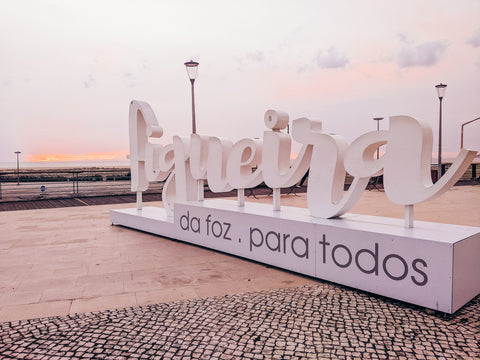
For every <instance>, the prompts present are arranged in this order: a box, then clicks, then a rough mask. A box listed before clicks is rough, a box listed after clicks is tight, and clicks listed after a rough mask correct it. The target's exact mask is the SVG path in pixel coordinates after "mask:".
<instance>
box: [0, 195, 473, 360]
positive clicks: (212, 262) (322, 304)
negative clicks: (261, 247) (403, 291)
mask: <svg viewBox="0 0 480 360" xmlns="http://www.w3.org/2000/svg"><path fill="white" fill-rule="evenodd" d="M251 200H252V199H251ZM254 201H259V202H266V203H269V202H270V203H271V197H266V196H265V197H259V198H258V199H255V200H254ZM159 205H161V204H159ZM282 205H290V206H300V207H305V206H306V199H305V195H304V194H301V195H300V196H297V195H289V196H282ZM121 207H131V204H117V205H105V206H85V207H82V208H64V209H49V210H28V211H12V212H4V213H2V216H1V217H0V359H23V358H25V359H70V358H73V359H75V358H78V359H80V358H96V359H127V358H128V359H130V358H145V359H150V358H152V359H154V358H159V359H160V358H163V359H174V358H178V359H181V358H201V359H240V358H251V359H288V358H291V359H295V358H297V359H300V358H319V359H323V358H325V359H327V358H334V359H354V358H358V359H365V358H372V359H373V358H389V359H390V358H394V359H395V358H404V359H407V358H408V359H410V358H420V359H422V358H425V359H436V358H445V359H449V358H452V359H479V358H480V351H479V345H478V344H479V343H480V323H479V318H480V297H476V298H475V299H473V300H472V301H470V302H469V303H468V304H467V305H466V306H465V307H463V308H462V309H460V310H459V311H458V312H457V313H455V314H454V315H448V316H447V315H443V314H436V313H430V312H429V313H427V312H426V311H425V310H424V309H420V308H418V307H414V306H412V305H408V304H405V303H401V302H396V301H393V300H389V299H386V298H382V297H377V296H374V295H369V294H366V293H363V292H360V291H356V290H353V289H348V288H345V287H341V286H336V285H333V284H330V283H327V282H322V281H318V280H315V279H310V278H307V277H303V276H299V275H295V274H292V273H289V272H286V271H281V270H278V269H274V268H271V267H268V266H264V265H261V264H257V263H254V262H250V261H246V260H242V259H239V258H236V257H232V256H228V255H225V254H221V253H217V252H214V251H211V250H207V249H203V248H201V247H196V246H192V245H188V244H183V243H181V242H177V241H172V240H169V239H162V238H161V237H157V236H153V235H150V234H146V233H142V232H138V231H133V230H129V229H126V228H122V227H117V226H110V222H109V216H108V215H109V210H110V209H112V208H121ZM352 212H353V213H361V214H366V215H380V216H388V217H399V218H401V217H402V216H403V207H401V206H396V205H393V204H392V203H390V202H389V201H388V199H386V197H385V194H384V193H382V192H378V191H368V192H365V193H364V195H363V196H362V199H361V200H360V202H359V203H358V204H357V205H356V206H355V207H354V209H352ZM415 219H418V220H423V221H436V222H445V223H451V224H459V225H470V226H480V187H478V186H465V187H455V188H453V189H452V190H450V191H448V192H447V193H446V194H444V195H442V196H441V197H439V198H437V199H435V200H432V201H430V202H428V203H425V204H420V205H418V206H416V207H415ZM214 296H217V297H214ZM92 311H96V312H92Z"/></svg>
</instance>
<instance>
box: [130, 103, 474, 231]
mask: <svg viewBox="0 0 480 360" xmlns="http://www.w3.org/2000/svg"><path fill="white" fill-rule="evenodd" d="M288 122H289V118H288V114H286V113H284V112H281V111H274V110H268V111H267V112H266V113H265V125H266V126H267V128H269V129H270V130H268V131H265V132H264V134H263V141H262V140H254V139H242V140H240V141H237V142H236V143H232V141H230V140H228V139H223V138H217V137H213V136H204V135H197V134H192V135H190V137H180V136H174V138H173V143H172V144H169V145H166V146H164V145H159V144H152V143H150V142H149V141H148V138H149V137H155V138H159V137H161V136H162V135H163V129H162V127H161V126H159V124H158V122H157V119H156V117H155V114H154V112H153V110H152V108H151V107H150V105H148V104H147V103H145V102H142V101H132V102H131V104H130V115H129V124H130V161H131V174H132V183H131V190H132V191H135V192H137V194H138V193H141V192H142V191H145V190H147V189H148V185H149V182H150V181H162V180H166V183H165V185H164V189H163V193H162V198H163V202H164V206H165V208H166V209H167V212H168V213H169V214H170V215H171V214H173V207H174V203H175V202H177V201H193V200H203V188H204V181H207V183H208V186H209V188H210V189H211V190H212V191H213V192H224V191H230V190H232V189H237V190H238V196H239V205H240V206H242V205H243V194H244V189H248V188H253V187H255V186H257V185H259V184H260V183H262V182H264V183H265V184H266V185H267V186H268V187H270V188H272V189H273V196H274V198H273V206H274V210H280V189H281V188H285V187H290V186H293V185H295V184H296V183H298V182H299V181H300V179H301V178H302V177H303V176H304V175H305V173H306V172H307V171H308V170H309V171H310V172H309V177H308V187H307V199H308V209H309V211H310V213H311V215H312V216H314V217H321V218H331V217H337V216H340V215H342V214H345V213H346V212H347V211H348V210H350V209H351V208H352V207H353V206H354V205H355V203H356V202H357V201H358V200H359V198H360V196H361V195H362V193H363V191H364V190H365V188H366V186H367V184H368V182H369V179H370V178H371V177H372V176H379V175H381V174H383V184H384V189H385V193H386V195H387V197H388V198H389V199H390V200H391V201H392V202H394V203H396V204H400V205H405V206H406V209H408V211H410V216H411V218H412V220H411V221H409V224H408V226H412V221H413V212H411V211H412V209H413V205H414V204H417V203H419V202H423V201H427V200H429V199H433V198H435V197H437V196H439V195H441V194H442V193H443V192H445V191H446V190H448V189H449V188H450V187H451V186H453V185H454V184H455V182H457V180H458V179H459V178H460V177H461V176H462V174H463V173H464V172H465V170H466V169H467V168H468V166H469V165H470V163H471V162H472V160H473V159H474V157H475V155H476V151H471V150H465V149H462V150H461V151H460V153H459V154H458V157H457V159H456V160H455V161H454V163H453V164H452V166H451V167H450V168H449V169H448V171H447V172H446V173H445V175H443V176H442V177H441V178H440V179H439V180H438V181H437V182H436V183H435V184H433V182H432V179H431V175H430V163H431V150H432V139H433V136H432V131H431V129H430V128H429V126H428V125H426V124H425V123H424V122H422V121H419V120H417V119H414V118H412V117H409V116H393V117H390V125H389V129H388V130H384V131H372V132H368V133H366V134H364V135H362V136H360V137H358V138H357V139H356V140H355V141H353V143H352V144H350V145H348V143H347V142H346V141H345V140H344V139H343V138H342V137H341V136H338V135H332V134H327V133H324V132H322V123H321V122H320V121H313V120H309V119H307V118H301V119H296V120H293V122H292V137H293V139H294V140H295V141H297V142H299V143H300V144H302V148H301V150H300V153H299V154H298V156H297V157H296V158H295V160H293V161H292V160H291V141H292V140H291V137H290V135H288V134H286V133H284V132H282V131H281V130H283V129H285V128H286V127H287V124H288ZM382 145H385V147H386V150H385V154H384V155H383V156H382V157H380V158H379V159H377V158H376V157H375V153H376V150H377V148H378V147H379V146H382ZM347 172H348V173H349V174H350V175H352V176H353V178H354V180H353V182H352V185H351V186H350V188H349V189H348V191H347V192H344V183H345V176H346V173H347ZM140 206H141V205H140ZM406 217H407V216H406Z"/></svg>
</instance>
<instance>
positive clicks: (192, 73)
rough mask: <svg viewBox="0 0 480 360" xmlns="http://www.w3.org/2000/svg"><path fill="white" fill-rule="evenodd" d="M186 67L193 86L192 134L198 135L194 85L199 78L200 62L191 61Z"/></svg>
mask: <svg viewBox="0 0 480 360" xmlns="http://www.w3.org/2000/svg"><path fill="white" fill-rule="evenodd" d="M185 66H186V67H187V74H188V78H189V79H190V83H191V84H192V134H196V133H197V126H196V123H195V93H194V86H193V83H194V82H195V78H196V77H197V70H198V62H196V61H193V60H190V61H187V62H186V63H185Z"/></svg>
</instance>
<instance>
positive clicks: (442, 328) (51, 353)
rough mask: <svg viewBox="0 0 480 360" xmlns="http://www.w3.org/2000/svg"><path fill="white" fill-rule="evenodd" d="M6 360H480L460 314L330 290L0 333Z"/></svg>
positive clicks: (188, 304) (471, 325)
mask: <svg viewBox="0 0 480 360" xmlns="http://www.w3.org/2000/svg"><path fill="white" fill-rule="evenodd" d="M0 340H1V342H0V358H2V359H89V358H92V359H135V358H139V359H190V358H193V359H397V358H398V359H412V358H416V359H442V358H444V359H479V358H480V346H479V343H480V296H477V297H476V298H475V299H474V300H472V301H470V302H469V303H468V304H467V305H466V306H465V307H463V308H462V309H460V310H459V311H458V312H457V313H456V314H455V315H445V314H428V313H427V312H426V311H425V310H424V309H422V308H418V307H416V306H412V305H408V304H405V303H401V302H398V301H394V300H390V299H385V298H383V297H378V296H373V295H370V294H367V293H363V292H358V291H355V290H352V289H349V288H345V287H341V286H337V285H334V284H330V283H324V282H319V284H318V285H313V286H312V285H308V286H303V287H297V288H288V289H276V290H265V291H260V292H253V293H245V294H237V295H228V296H225V297H211V298H204V299H195V300H188V301H179V302H172V303H164V304H157V305H150V306H142V307H132V308H126V309H119V310H110V311H101V312H93V313H86V314H77V315H70V316H66V317H51V318H43V319H34V320H24V321H15V322H11V323H1V324H0Z"/></svg>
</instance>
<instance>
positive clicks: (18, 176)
mask: <svg viewBox="0 0 480 360" xmlns="http://www.w3.org/2000/svg"><path fill="white" fill-rule="evenodd" d="M15 154H16V155H17V185H20V167H19V163H18V155H20V154H21V152H20V151H15Z"/></svg>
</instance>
